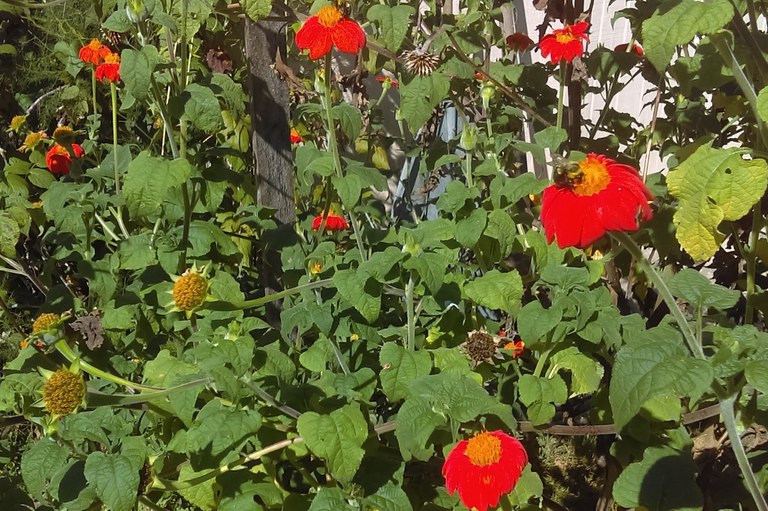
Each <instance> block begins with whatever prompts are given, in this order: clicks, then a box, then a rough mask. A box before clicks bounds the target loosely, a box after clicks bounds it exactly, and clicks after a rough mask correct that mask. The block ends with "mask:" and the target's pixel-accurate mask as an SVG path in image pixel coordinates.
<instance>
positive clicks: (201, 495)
mask: <svg viewBox="0 0 768 511" xmlns="http://www.w3.org/2000/svg"><path fill="white" fill-rule="evenodd" d="M209 471H210V469H204V470H200V471H199V472H196V471H195V470H193V469H192V466H191V465H190V464H189V463H184V464H183V465H182V466H181V470H179V481H186V480H188V479H193V478H195V477H197V476H200V475H202V474H205V473H206V472H209ZM217 486H218V485H217V484H216V479H215V478H211V479H208V480H207V481H204V482H203V483H201V484H196V485H195V486H192V487H191V488H185V489H183V490H179V495H181V496H182V497H184V498H185V499H186V500H188V501H189V502H190V504H194V505H195V506H197V507H199V508H200V509H202V510H203V511H213V510H214V509H216V487H217Z"/></svg>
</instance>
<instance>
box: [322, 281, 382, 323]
mask: <svg viewBox="0 0 768 511" xmlns="http://www.w3.org/2000/svg"><path fill="white" fill-rule="evenodd" d="M333 284H334V285H335V286H336V289H338V290H339V293H340V294H341V296H342V297H343V298H344V299H345V300H346V301H347V302H349V303H350V304H352V305H353V306H354V307H355V309H357V311H358V312H359V313H360V314H362V315H363V317H364V318H365V319H367V320H368V321H375V320H376V318H378V317H379V311H380V310H381V286H380V285H379V284H378V283H377V282H376V281H375V280H373V279H370V278H368V276H367V275H365V274H364V273H362V272H359V271H357V270H352V269H350V270H339V271H337V272H336V273H335V274H334V275H333Z"/></svg>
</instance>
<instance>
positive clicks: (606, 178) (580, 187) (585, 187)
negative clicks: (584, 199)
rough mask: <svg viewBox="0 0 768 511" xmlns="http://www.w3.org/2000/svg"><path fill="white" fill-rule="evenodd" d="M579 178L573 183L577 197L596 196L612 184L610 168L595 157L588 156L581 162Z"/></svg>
mask: <svg viewBox="0 0 768 511" xmlns="http://www.w3.org/2000/svg"><path fill="white" fill-rule="evenodd" d="M579 172H580V175H579V178H578V179H576V180H574V182H573V193H575V194H576V195H594V194H596V193H598V192H602V191H603V190H605V187H606V186H608V183H610V182H611V175H610V174H609V173H608V167H607V166H606V165H605V163H603V162H601V161H600V160H598V159H597V158H595V157H594V156H587V157H586V158H585V159H583V160H582V161H581V162H579Z"/></svg>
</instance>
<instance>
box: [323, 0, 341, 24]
mask: <svg viewBox="0 0 768 511" xmlns="http://www.w3.org/2000/svg"><path fill="white" fill-rule="evenodd" d="M341 18H342V16H341V11H339V10H338V9H337V8H336V7H334V6H332V5H326V6H325V7H322V8H321V9H320V10H319V11H318V12H317V21H318V22H320V24H321V25H322V26H324V27H327V28H332V27H335V26H336V25H337V24H338V23H339V21H341Z"/></svg>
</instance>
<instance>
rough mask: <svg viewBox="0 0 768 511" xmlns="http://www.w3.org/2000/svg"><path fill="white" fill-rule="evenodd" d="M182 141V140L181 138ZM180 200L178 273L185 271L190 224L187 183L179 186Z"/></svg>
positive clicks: (190, 213) (190, 207)
mask: <svg viewBox="0 0 768 511" xmlns="http://www.w3.org/2000/svg"><path fill="white" fill-rule="evenodd" d="M182 141H183V138H182ZM181 199H182V201H183V202H184V224H183V225H182V227H181V254H180V255H179V266H178V268H177V270H178V273H179V274H182V273H184V271H185V270H186V269H187V245H189V226H190V225H191V224H192V201H191V200H190V198H189V188H188V187H187V183H186V182H185V183H182V185H181Z"/></svg>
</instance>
